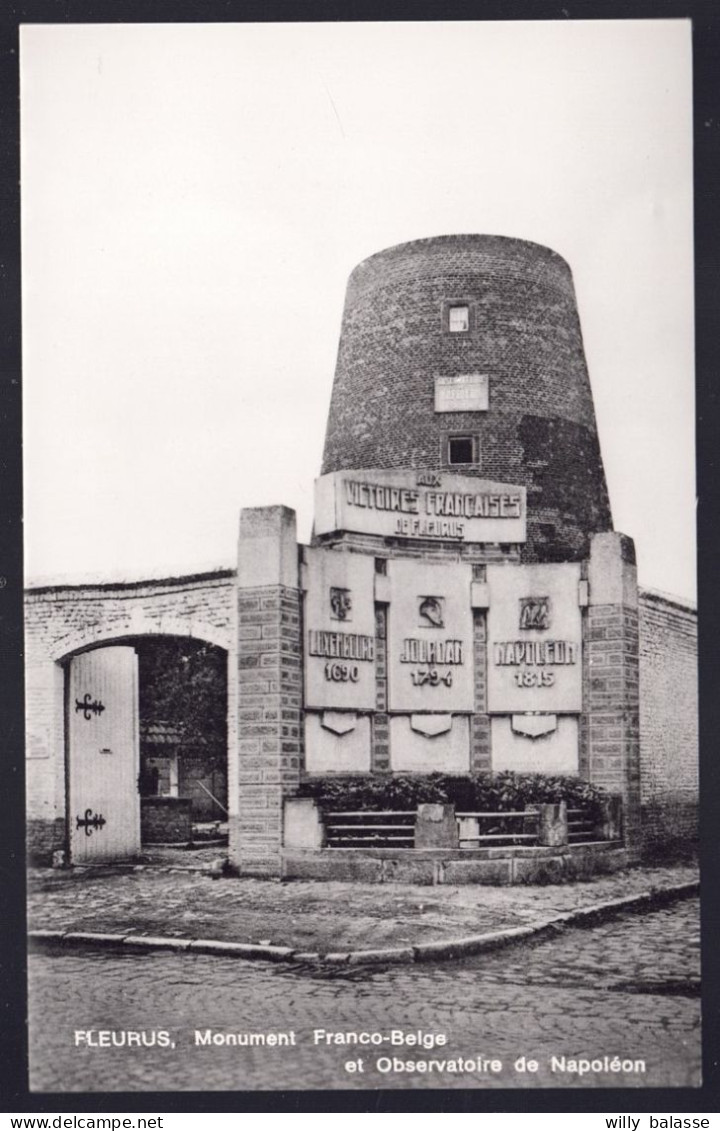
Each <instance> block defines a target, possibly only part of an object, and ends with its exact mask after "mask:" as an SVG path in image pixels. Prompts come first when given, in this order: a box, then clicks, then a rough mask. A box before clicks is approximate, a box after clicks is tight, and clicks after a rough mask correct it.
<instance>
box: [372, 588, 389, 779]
mask: <svg viewBox="0 0 720 1131" xmlns="http://www.w3.org/2000/svg"><path fill="white" fill-rule="evenodd" d="M375 673H376V674H375V714H374V715H373V718H372V734H371V743H372V746H371V755H370V756H371V769H372V770H373V771H375V772H376V773H390V722H389V718H388V713H387V707H388V692H387V605H376V606H375Z"/></svg>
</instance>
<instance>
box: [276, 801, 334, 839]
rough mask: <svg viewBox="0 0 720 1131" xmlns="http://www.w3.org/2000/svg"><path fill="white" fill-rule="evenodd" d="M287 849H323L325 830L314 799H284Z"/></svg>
mask: <svg viewBox="0 0 720 1131" xmlns="http://www.w3.org/2000/svg"><path fill="white" fill-rule="evenodd" d="M284 843H285V845H286V846H287V847H288V848H324V846H325V828H324V825H323V819H322V815H321V813H320V807H319V805H318V803H317V801H316V800H315V798H314V797H287V798H286V799H285V837H284Z"/></svg>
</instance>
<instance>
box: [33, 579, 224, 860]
mask: <svg viewBox="0 0 720 1131" xmlns="http://www.w3.org/2000/svg"><path fill="white" fill-rule="evenodd" d="M234 592H235V577H234V574H233V573H232V572H231V571H229V570H225V571H218V572H215V573H210V574H203V575H193V576H190V577H179V578H170V579H164V580H158V581H144V582H133V583H128V584H103V585H65V586H51V587H42V588H36V589H31V590H29V591H28V593H27V594H26V601H25V649H26V716H27V724H26V725H27V758H28V762H27V811H28V818H29V833H28V844H29V851H30V853H31V855H32V856H34V857H37V858H39V859H44V860H47V859H48V858H49V856H50V855H51V854H52V851H53V850H54V849H61V848H63V847H64V843H63V841H64V821H65V739H64V704H63V694H64V670H63V665H62V661H63V660H64V659H66V658H67V657H69V656H70V655H71V654H72V653H74V652H77V651H81V650H82V649H84V648H88V647H92V646H94V645H97V644H100V643H111V642H117V641H119V640H123V639H124V640H128V639H132V638H133V637H140V636H146V635H158V634H163V635H171V636H192V637H195V638H197V639H200V640H206V641H209V642H210V643H211V644H217V645H219V646H220V647H223V648H225V649H226V650H227V651H228V663H229V670H230V671H234V668H235V607H234V606H235V601H234ZM236 711H237V700H236V681H235V679H234V678H233V679H229V680H228V743H229V745H230V747H231V748H234V745H235V743H236V741H237V720H236Z"/></svg>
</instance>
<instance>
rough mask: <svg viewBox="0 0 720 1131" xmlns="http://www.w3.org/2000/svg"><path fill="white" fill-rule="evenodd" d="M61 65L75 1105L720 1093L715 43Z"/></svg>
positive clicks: (93, 57)
mask: <svg viewBox="0 0 720 1131" xmlns="http://www.w3.org/2000/svg"><path fill="white" fill-rule="evenodd" d="M20 47H21V53H20V73H21V125H22V131H21V134H22V136H21V143H22V144H21V149H22V157H21V160H22V243H23V369H24V377H23V381H24V445H25V455H24V460H25V464H24V478H25V534H26V549H25V553H26V566H27V590H26V597H25V610H26V611H25V616H26V663H27V667H26V687H27V697H26V702H27V829H28V854H29V862H30V866H29V874H28V888H29V913H28V924H29V955H28V976H29V997H28V1006H29V1018H30V1021H29V1026H30V1027H29V1048H30V1068H29V1073H30V1075H29V1086H30V1089H31V1091H32V1092H34V1093H38V1094H40V1093H63V1094H65V1093H66V1094H71V1093H95V1094H98V1095H100V1094H103V1095H105V1096H107V1095H108V1094H111V1095H112V1094H113V1093H125V1094H127V1093H137V1094H138V1095H140V1094H142V1093H144V1092H148V1091H152V1092H159V1093H171V1092H183V1091H187V1092H190V1091H192V1092H202V1093H208V1094H210V1093H213V1092H225V1091H230V1092H233V1091H237V1092H255V1093H263V1092H268V1091H273V1090H274V1091H277V1090H282V1091H283V1092H299V1093H301V1092H304V1091H307V1090H309V1089H327V1090H339V1091H343V1090H344V1091H346V1092H348V1093H350V1092H353V1093H370V1092H373V1091H375V1090H379V1089H382V1090H398V1089H402V1090H412V1091H421V1090H423V1089H427V1090H432V1089H450V1090H451V1091H452V1090H455V1089H474V1090H477V1093H478V1095H480V1093H482V1092H485V1091H488V1090H495V1089H511V1090H523V1091H524V1092H528V1091H529V1092H531V1093H532V1094H533V1095H534V1096H539V1095H540V1094H542V1092H543V1091H544V1090H546V1089H563V1090H567V1091H569V1090H572V1089H577V1090H579V1092H578V1094H580V1095H586V1094H587V1092H588V1090H600V1091H601V1090H603V1089H617V1088H627V1089H634V1090H636V1091H637V1093H638V1095H640V1094H642V1093H643V1090H645V1089H657V1088H658V1087H663V1088H671V1089H698V1088H700V1086H701V1083H702V1068H701V1027H700V965H699V956H700V934H699V887H698V873H697V861H696V855H695V850H696V843H697V812H698V728H697V659H696V657H697V612H696V606H695V526H694V513H695V511H694V508H695V493H696V488H695V477H694V471H695V442H694V357H693V317H694V310H693V227H692V57H691V24H690V21H689V20H684V19H677V20H660V19H658V20H655V19H643V20H602V21H593V20H575V19H568V20H564V21H556V20H550V21H532V20H530V21H503V22H492V21H483V20H478V21H467V22H465V21H459V22H451V21H447V22H445V21H439V22H427V23H421V22H417V23H416V22H397V23H393V22H389V23H375V22H368V23H360V22H359V23H349V22H348V23H343V22H327V23H263V24H260V23H258V24H253V23H182V22H179V21H178V22H167V23H156V24H153V23H148V24H140V23H109V22H108V23H84V24H83V23H76V24H71V23H68V24H60V23H47V24H28V25H25V26H24V27H22V29H21V37H20ZM531 1102H532V1101H531ZM538 1102H539V1101H538Z"/></svg>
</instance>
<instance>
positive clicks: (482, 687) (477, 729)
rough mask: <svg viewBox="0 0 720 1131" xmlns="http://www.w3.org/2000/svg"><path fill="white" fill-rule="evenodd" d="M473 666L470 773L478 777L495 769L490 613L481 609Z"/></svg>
mask: <svg viewBox="0 0 720 1131" xmlns="http://www.w3.org/2000/svg"><path fill="white" fill-rule="evenodd" d="M477 588H478V586H473V589H477ZM473 663H474V683H475V710H474V712H473V715H472V718H471V720H470V770H471V772H472V773H474V774H477V773H483V772H487V771H489V770H491V769H492V758H491V754H490V716H489V715H488V713H487V612H486V610H485V609H479V608H473Z"/></svg>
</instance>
